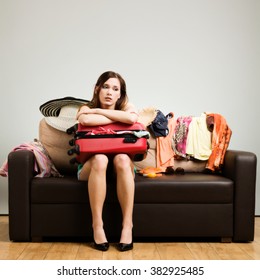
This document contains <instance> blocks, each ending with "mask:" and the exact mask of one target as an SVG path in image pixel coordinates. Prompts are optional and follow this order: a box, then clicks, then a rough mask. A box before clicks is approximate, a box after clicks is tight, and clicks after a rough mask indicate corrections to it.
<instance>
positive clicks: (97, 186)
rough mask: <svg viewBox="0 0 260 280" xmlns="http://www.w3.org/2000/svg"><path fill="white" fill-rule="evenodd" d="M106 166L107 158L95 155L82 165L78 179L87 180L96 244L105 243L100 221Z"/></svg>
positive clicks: (104, 190) (104, 195)
mask: <svg viewBox="0 0 260 280" xmlns="http://www.w3.org/2000/svg"><path fill="white" fill-rule="evenodd" d="M107 165H108V158H107V156H105V155H101V154H100V155H95V156H93V157H92V158H90V159H89V160H88V161H87V162H86V163H85V164H84V165H83V168H82V170H81V172H80V177H79V179H80V180H88V193H89V201H90V208H91V212H92V227H93V234H94V241H95V242H96V243H97V244H100V243H104V242H107V238H106V235H105V232H104V228H103V219H102V211H103V205H104V201H105V198H106V170H107Z"/></svg>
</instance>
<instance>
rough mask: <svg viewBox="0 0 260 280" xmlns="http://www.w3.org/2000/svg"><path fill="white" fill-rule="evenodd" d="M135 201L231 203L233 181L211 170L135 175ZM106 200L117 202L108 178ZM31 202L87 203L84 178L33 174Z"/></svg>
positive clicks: (113, 188)
mask: <svg viewBox="0 0 260 280" xmlns="http://www.w3.org/2000/svg"><path fill="white" fill-rule="evenodd" d="M135 183H136V186H135V203H153V204H161V203H232V202H233V182H232V181H231V180H230V179H228V178H225V177H222V176H218V175H211V174H200V173H190V174H185V176H182V175H163V176H161V177H157V178H153V179H150V178H146V177H143V176H139V175H137V176H136V179H135ZM106 202H107V203H114V202H118V201H117V197H116V191H115V187H114V184H111V183H110V182H108V192H107V198H106ZM31 203H32V204H44V203H48V204H51V203H61V204H63V203H88V192H87V186H86V182H79V181H78V180H77V179H76V178H75V177H66V178H63V179H62V180H61V179H60V178H36V179H33V181H32V186H31Z"/></svg>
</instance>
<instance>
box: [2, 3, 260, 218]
mask: <svg viewBox="0 0 260 280" xmlns="http://www.w3.org/2000/svg"><path fill="white" fill-rule="evenodd" d="M259 18H260V1H259V0H196V1H195V0H179V1H178V0H157V1H155V0H143V1H142V0H131V1H130V0H129V1H123V0H109V1H105V0H42V1H41V0H0V40H1V41H0V59H1V60H0V71H1V75H0V94H1V99H0V100H1V101H0V102H1V105H0V108H1V109H0V116H1V134H0V143H1V145H0V164H2V162H3V161H4V160H5V159H6V157H7V155H8V153H9V151H10V150H11V149H12V148H13V147H15V146H16V145H19V144H21V143H23V142H29V141H32V140H33V139H34V138H37V137H38V122H39V120H40V119H41V118H42V116H41V114H40V112H39V109H38V108H39V106H40V105H41V104H42V103H44V102H46V101H48V100H50V99H53V98H60V97H64V96H68V95H70V96H75V97H80V98H86V99H88V98H90V97H91V96H92V90H93V86H94V83H95V82H96V79H97V78H98V76H99V75H100V74H101V73H103V72H104V71H107V70H114V71H117V72H119V73H121V74H122V76H123V77H124V78H125V80H126V82H127V87H128V94H129V96H130V99H131V101H132V102H133V103H135V104H136V106H137V108H138V109H142V108H144V107H148V106H155V107H157V108H158V109H160V110H162V111H163V112H164V113H165V114H167V113H169V112H170V111H173V112H174V113H175V116H176V117H178V116H180V115H190V114H191V115H195V116H199V115H200V114H201V113H202V112H204V111H211V112H215V113H220V114H222V115H223V116H225V118H226V120H227V122H228V124H229V125H230V127H231V129H232V131H233V135H232V138H231V143H230V148H232V149H239V150H246V151H252V152H254V153H256V154H257V156H258V157H260V145H259V142H260V139H259V132H260V131H259V123H258V122H259V120H260V107H259V105H260V102H259V89H260V85H259V80H260V79H259V74H260V71H259V70H260V69H259V62H260V61H259V50H260V44H259V43H260V38H259V36H260V35H259V31H260V29H259V28H260V21H259ZM259 171H260V170H259V167H258V173H259ZM259 187H260V186H259V179H258V181H257V204H256V214H258V215H259V214H260V191H259ZM7 188H8V187H7V179H6V178H2V177H0V214H5V213H8V207H7V203H8V194H7Z"/></svg>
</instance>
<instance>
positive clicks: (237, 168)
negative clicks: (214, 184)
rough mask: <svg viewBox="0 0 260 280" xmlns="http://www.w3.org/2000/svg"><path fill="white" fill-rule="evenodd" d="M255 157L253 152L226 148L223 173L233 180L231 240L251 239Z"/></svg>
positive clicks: (253, 214)
mask: <svg viewBox="0 0 260 280" xmlns="http://www.w3.org/2000/svg"><path fill="white" fill-rule="evenodd" d="M256 165H257V158H256V155H255V154H254V153H251V152H244V151H235V150H228V151H227V152H226V155H225V160H224V169H223V172H224V175H225V176H226V177H228V178H230V179H231V180H233V181H234V237H233V241H253V240H254V223H255V189H256Z"/></svg>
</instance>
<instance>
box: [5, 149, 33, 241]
mask: <svg viewBox="0 0 260 280" xmlns="http://www.w3.org/2000/svg"><path fill="white" fill-rule="evenodd" d="M33 176H34V154H33V153H32V152H31V151H27V150H19V151H15V152H11V153H10V154H9V155H8V194H9V237H10V240H13V241H29V240H30V184H31V179H32V178H33Z"/></svg>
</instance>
